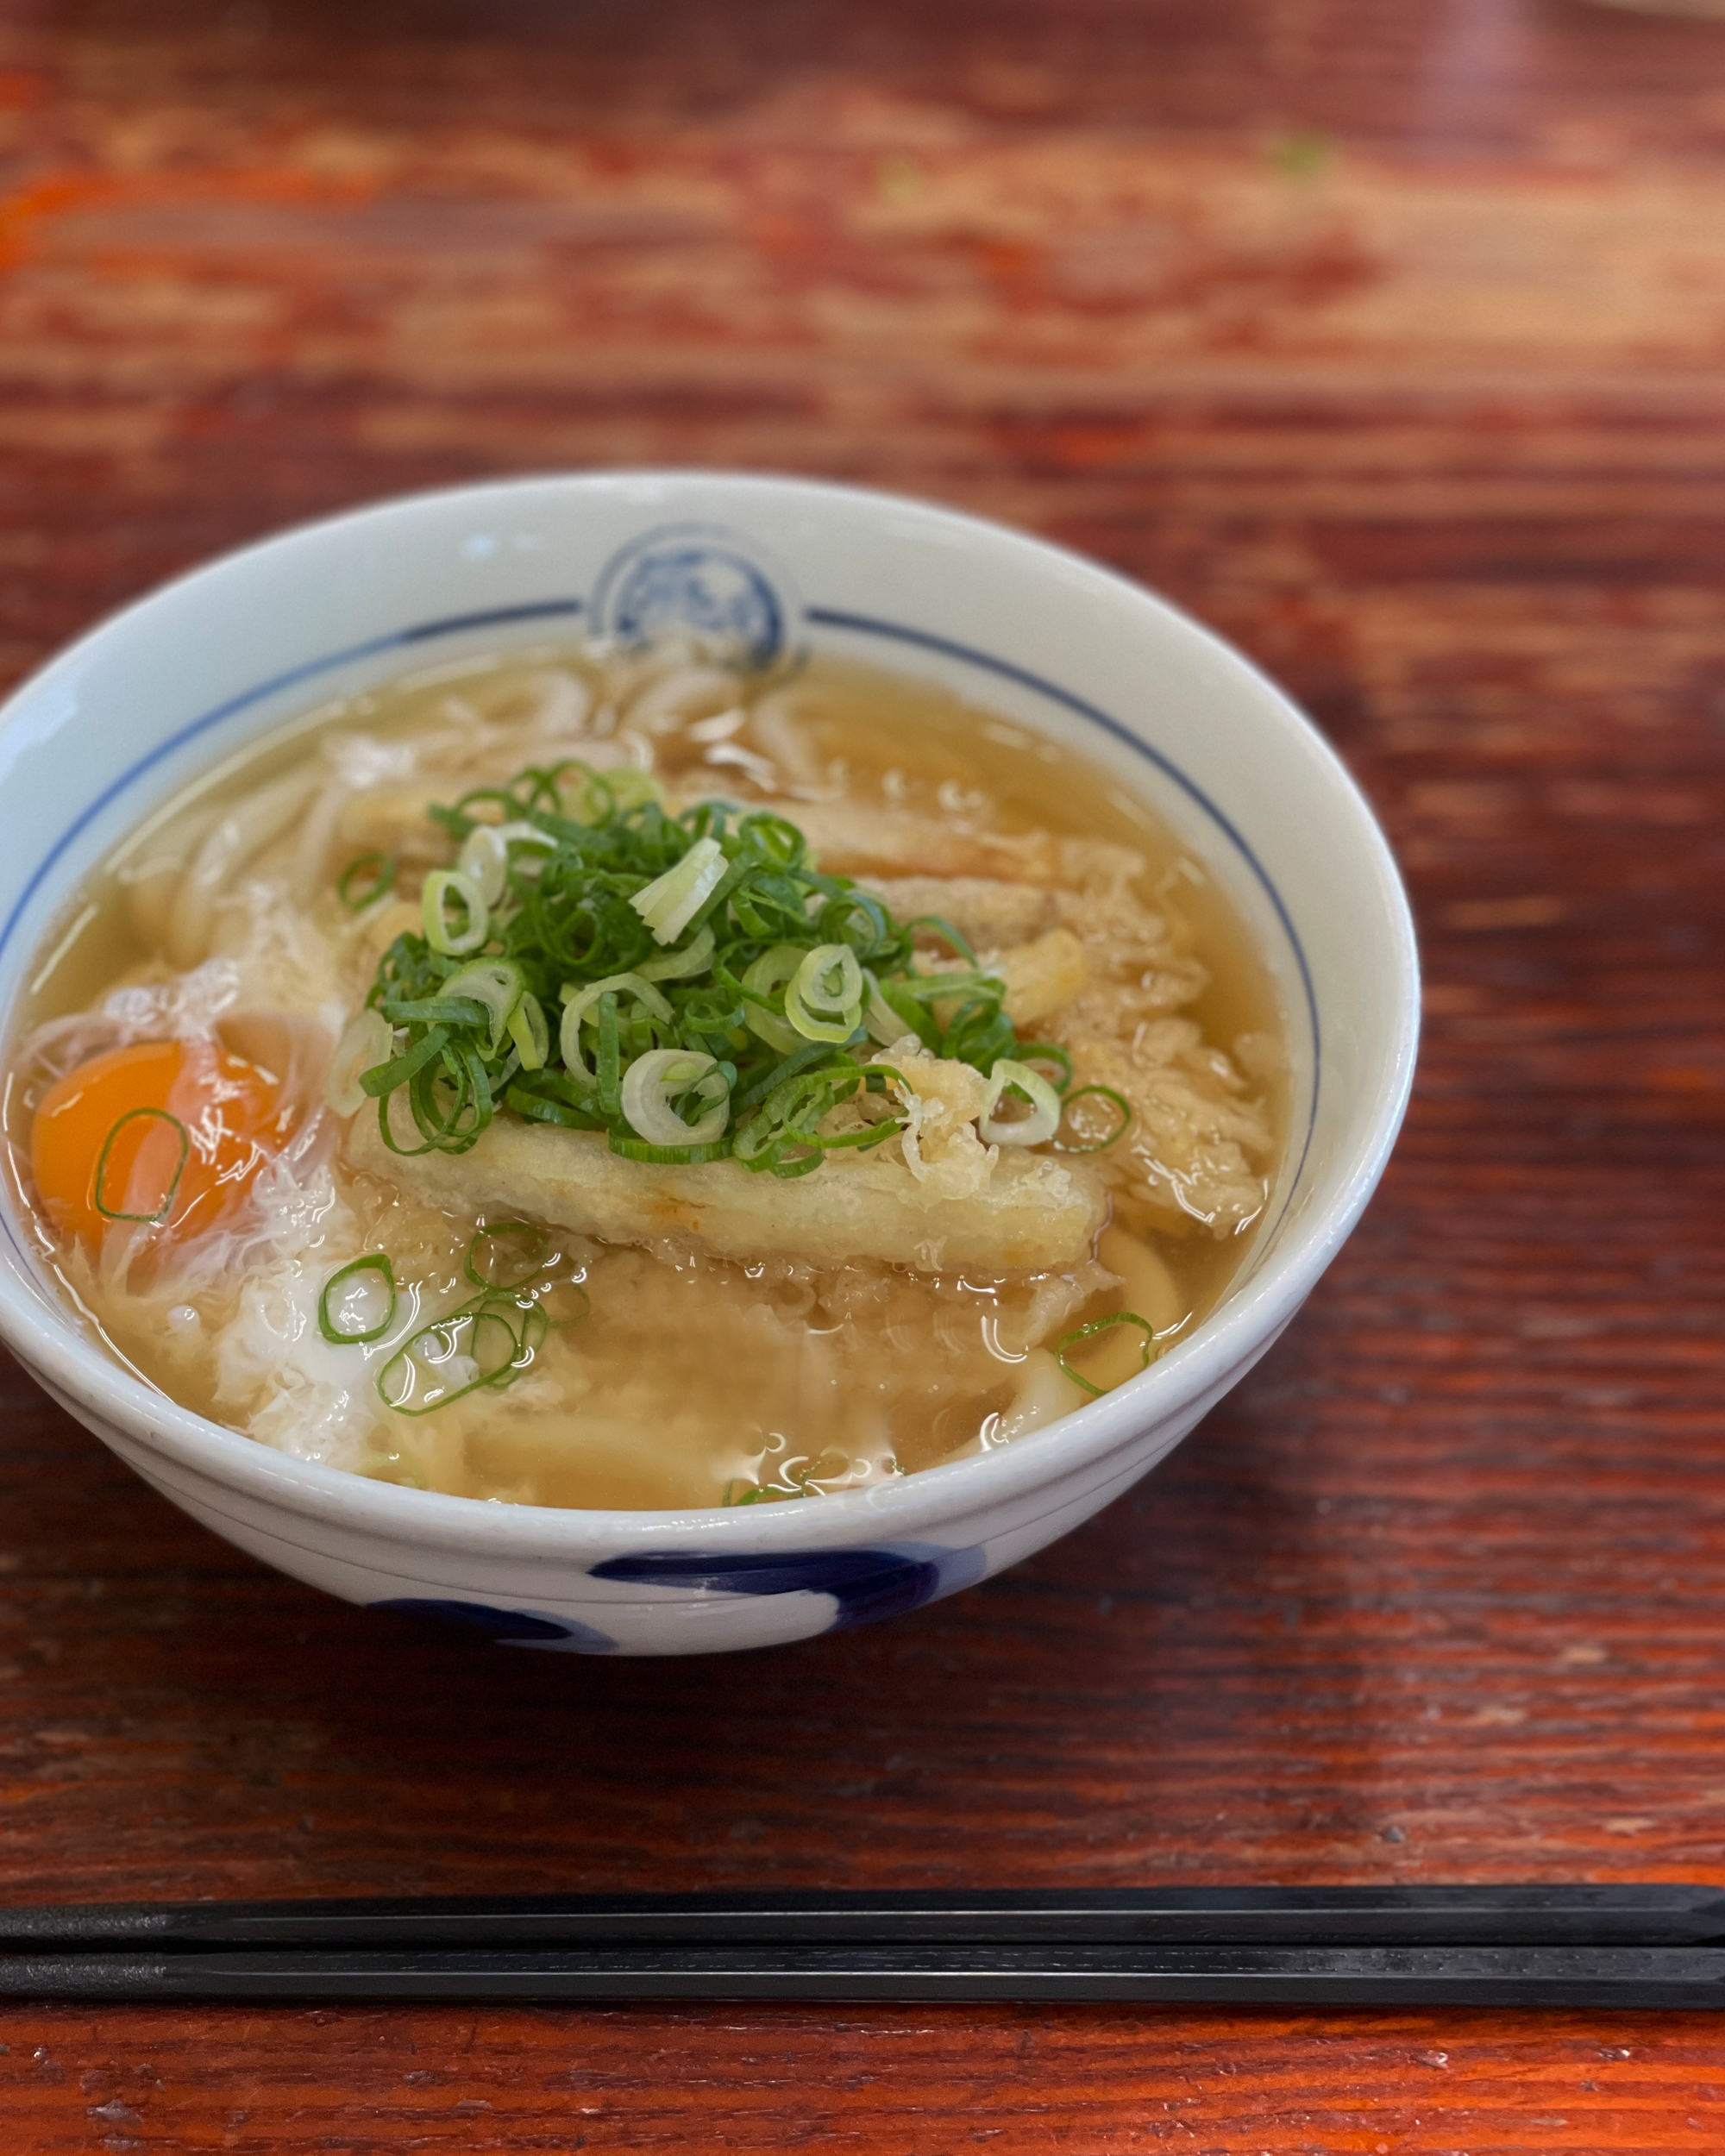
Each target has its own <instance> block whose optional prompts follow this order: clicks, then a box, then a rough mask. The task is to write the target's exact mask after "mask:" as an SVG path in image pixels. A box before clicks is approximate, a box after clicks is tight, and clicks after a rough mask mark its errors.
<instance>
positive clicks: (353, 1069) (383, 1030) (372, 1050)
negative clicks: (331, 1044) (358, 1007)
mask: <svg viewBox="0 0 1725 2156" xmlns="http://www.w3.org/2000/svg"><path fill="white" fill-rule="evenodd" d="M394 1053H395V1028H394V1026H393V1025H391V1023H390V1021H389V1020H388V1019H387V1018H386V1017H385V1016H384V1014H383V1012H381V1011H361V1012H360V1013H359V1015H358V1017H357V1018H351V1019H349V1021H348V1026H347V1030H346V1031H344V1032H343V1034H342V1037H341V1039H340V1040H339V1041H338V1042H337V1043H336V1053H335V1054H334V1055H333V1056H331V1057H330V1059H329V1076H328V1077H327V1078H326V1079H325V1080H324V1081H323V1098H324V1100H325V1101H326V1102H327V1103H328V1105H329V1106H330V1107H331V1108H332V1109H334V1111H335V1112H336V1114H337V1115H354V1114H357V1113H358V1112H359V1111H360V1109H361V1108H362V1107H364V1106H365V1104H366V1100H367V1097H368V1096H367V1093H366V1089H365V1087H364V1086H363V1085H362V1084H361V1082H360V1081H361V1078H362V1077H363V1076H364V1075H365V1073H366V1072H367V1071H368V1070H380V1069H382V1068H383V1066H384V1065H385V1064H386V1063H387V1062H389V1060H390V1058H391V1056H393V1055H394Z"/></svg>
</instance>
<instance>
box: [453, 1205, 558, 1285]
mask: <svg viewBox="0 0 1725 2156" xmlns="http://www.w3.org/2000/svg"><path fill="white" fill-rule="evenodd" d="M550 1247H551V1239H550V1238H549V1236H548V1235H547V1234H546V1233H545V1232H544V1230H543V1228H536V1227H535V1226H534V1225H532V1223H531V1222H530V1221H528V1220H499V1221H496V1222H494V1223H493V1222H488V1223H487V1224H486V1225H485V1226H484V1227H482V1228H480V1231H479V1232H478V1233H477V1234H476V1235H475V1236H474V1239H473V1241H472V1242H471V1243H469V1244H468V1245H467V1257H466V1258H465V1259H464V1260H463V1270H464V1271H465V1272H466V1274H467V1278H468V1279H469V1280H470V1281H472V1282H473V1283H474V1287H475V1288H518V1287H520V1286H521V1284H522V1282H524V1281H529V1280H531V1279H532V1277H533V1275H535V1273H536V1272H539V1271H541V1270H542V1269H543V1266H544V1263H545V1254H546V1252H547V1251H548V1250H549V1249H550Z"/></svg>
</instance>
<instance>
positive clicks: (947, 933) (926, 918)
mask: <svg viewBox="0 0 1725 2156" xmlns="http://www.w3.org/2000/svg"><path fill="white" fill-rule="evenodd" d="M919 928H931V929H932V930H933V931H934V932H935V934H936V935H937V936H939V937H944V939H945V941H946V942H947V943H950V944H951V946H952V948H953V950H956V951H957V953H958V956H960V957H961V958H962V959H963V961H964V962H965V964H966V965H967V966H971V967H974V966H975V963H976V954H975V951H974V950H971V948H970V945H969V942H968V941H967V940H966V938H965V937H963V936H961V935H960V934H959V933H958V931H957V929H956V928H954V926H953V925H952V924H951V922H950V921H949V920H948V919H947V918H946V917H945V915H944V913H919V914H918V916H917V918H915V920H913V921H906V923H905V931H906V934H907V935H910V936H914V935H915V934H916V932H917V931H918V930H919Z"/></svg>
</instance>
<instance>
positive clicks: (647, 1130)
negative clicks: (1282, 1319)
mask: <svg viewBox="0 0 1725 2156" xmlns="http://www.w3.org/2000/svg"><path fill="white" fill-rule="evenodd" d="M1283 1066H1284V1056H1283V1035H1282V1029H1281V1020H1280V1016H1279V1012H1278V1010H1277V1001H1276V998H1275V995H1274V993H1273V992H1272V990H1271V988H1270V984H1269V981H1268V977H1267V975H1266V974H1265V971H1264V968H1263V966H1262V964H1261V962H1259V961H1258V957H1257V956H1256V955H1255V953H1254V952H1253V950H1251V945H1250V943H1249V942H1248V940H1247V938H1246V937H1245V934H1244V933H1243V931H1242V930H1241V928H1240V926H1239V923H1238V921H1237V920H1236V919H1235V918H1234V917H1233V913H1232V912H1231V911H1230V909H1229V907H1228V906H1227V905H1226V902H1225V900H1224V899H1223V897H1222V895H1221V893H1220V892H1219V891H1218V890H1217V889H1216V887H1215V886H1214V882H1213V881H1212V880H1211V879H1210V878H1209V877H1208V875H1207V874H1206V873H1205V872H1204V870H1203V869H1202V868H1201V866H1200V865H1199V863H1198V862H1196V861H1195V859H1194V858H1193V857H1192V856H1190V855H1189V854H1188V853H1187V852H1185V851H1184V850H1182V848H1181V846H1180V845H1179V844H1178V843H1177V842H1176V840H1175V839H1174V838H1173V837H1172V836H1171V835H1170V832H1169V831H1168V830H1166V829H1165V828H1164V826H1163V825H1162V824H1160V823H1159V822H1158V821H1157V819H1156V818H1154V817H1153V816H1151V814H1150V812H1148V811H1146V810H1145V808H1144V807H1143V806H1142V805H1140V804H1139V803H1138V802H1137V801H1136V800H1135V799H1132V798H1130V797H1128V796H1127V795H1126V794H1125V793H1123V792H1122V791H1121V790H1120V787H1118V785H1117V784H1116V783H1114V782H1113V780H1110V779H1109V778H1108V777H1107V776H1106V775H1105V774H1101V772H1099V771H1097V770H1095V769H1092V768H1089V767H1088V766H1087V765H1086V764H1085V763H1083V762H1082V760H1080V759H1078V758H1076V757H1074V756H1072V755H1069V754H1066V753H1064V752H1061V751H1057V750H1056V749H1053V748H1052V747H1051V746H1050V744H1048V743H1045V742H1044V741H1042V740H1040V739H1039V738H1038V737H1036V736H1032V735H1031V734H1028V733H1026V731H1024V730H1021V729H1020V728H1019V727H1018V726H1016V725H1015V724H1009V723H1007V721H1005V720H1004V719H1002V718H999V717H997V716H994V715H992V714H990V713H988V712H987V711H981V710H978V709H976V708H975V707H973V706H970V705H966V704H964V703H963V702H962V701H961V700H959V699H957V697H956V696H954V695H952V694H950V693H948V692H946V691H944V690H941V689H938V688H936V687H933V686H930V685H927V684H919V683H916V682H913V681H910V680H904V679H901V678H900V677H898V676H895V675H888V674H881V673H878V672H875V671H872V670H869V669H865V668H863V667H859V666H856V665H852V664H850V663H848V662H841V661H837V660H832V659H818V660H816V661H813V662H812V663H811V664H810V665H809V666H808V667H806V669H805V670H804V671H803V672H802V673H801V674H799V675H797V676H796V677H795V678H793V680H790V681H788V682H786V681H782V680H781V681H776V682H772V681H761V680H755V679H752V678H750V676H748V675H747V674H743V673H740V672H738V671H737V670H736V669H735V668H733V667H731V666H729V665H727V664H725V663H724V662H723V661H722V660H720V659H718V658H716V657H714V656H713V655H711V654H703V653H700V652H693V651H690V650H687V649H676V650H673V649H656V650H654V651H652V652H649V653H645V654H643V653H627V652H620V651H617V650H611V649H598V648H581V649H544V650H539V651H534V652H530V653H527V654H520V653H517V654H513V655H505V656H493V657H490V658H485V659H475V660H472V661H464V662H462V663H461V665H460V666H459V667H443V668H441V669H438V670H437V671H436V672H435V673H426V674H420V675H417V676H416V677H411V678H409V679H405V680H400V681H398V682H396V683H394V684H392V685H390V686H386V687H384V688H381V689H378V690H375V691H373V692H371V693H367V694H365V695H362V696H358V697H355V698H354V699H350V700H348V701H347V702H344V703H342V705H338V706H334V707H330V708H329V709H326V710H323V711H318V712H315V713H311V714H308V715H307V718H306V719H305V720H304V722H303V723H301V724H299V725H298V726H295V727H292V728H289V729H287V730H285V731H284V732H282V733H279V734H278V735H277V736H274V737H273V742H272V743H267V744H266V745H265V746H264V747H263V748H262V749H259V750H258V751H257V752H255V753H254V754H252V755H248V756H247V757H245V758H242V759H241V760H240V761H237V762H236V763H235V764H234V765H232V766H231V767H229V768H225V769H223V770H220V771H217V772H215V773H212V774H210V775H209V776H208V777H206V778H205V780H203V781H202V782H201V783H200V784H199V785H198V787H195V788H194V789H192V790H191V792H190V793H186V794H185V795H184V796H182V797H181V798H179V799H176V800H175V801H173V802H171V803H169V804H168V805H166V807H165V808H164V809H163V811H162V812H160V813H159V814H158V815H156V816H155V817H154V818H152V819H151V820H150V822H149V823H148V824H147V825H146V826H145V827H144V828H143V829H141V830H139V831H137V832H135V834H134V835H133V836H132V837H131V838H130V839H129V841H128V842H127V843H126V844H125V845H124V846H122V848H121V849H120V850H119V851H118V852H117V853H116V856H114V857H113V859H112V860H111V861H110V862H108V863H107V864H106V866H105V867H104V868H103V870H102V871H101V873H100V874H97V876H95V877H94V878H92V879H91V882H90V885H89V887H88V888H87V890H86V891H85V893H82V894H81V898H80V902H79V906H78V909H77V910H76V913H75V918H72V921H71V924H70V926H69V927H66V928H63V931H62V933H61V935H60V938H59V939H58V941H57V942H56V943H54V944H53V947H52V951H51V955H50V956H47V958H46V959H45V961H44V963H43V966H42V968H41V973H40V975H39V977H38V980H37V982H36V986H35V989H34V1000H33V1002H32V1004H31V1006H30V1007H29V1009H28V1011H27V1012H26V1013H25V1015H24V1025H23V1029H22V1031H21V1033H20V1035H19V1037H17V1039H16V1044H15V1047H14V1050H13V1052H12V1055H11V1057H10V1063H9V1083H8V1089H7V1097H6V1109H5V1117H6V1132H7V1137H8V1141H9V1158H10V1161H11V1163H12V1169H13V1174H14V1178H15V1183H16V1191H15V1195H16V1198H17V1200H18V1201H19V1202H20V1204H21V1205H22V1208H23V1209H24V1211H25V1213H26V1217H27V1218H28V1219H29V1220H30V1221H31V1222H32V1223H33V1224H34V1229H35V1232H36V1234H37V1237H38V1238H39V1242H40V1247H41V1254H42V1257H43V1259H44V1262H45V1263H46V1264H47V1266H48V1267H49V1268H50V1269H52V1270H53V1273H54V1275H55V1276H56V1277H57V1279H58V1280H59V1282H60V1285H61V1287H62V1288H63V1290H64V1292H65V1294H66V1296H67V1298H68V1299H69V1300H70V1301H71V1302H72V1305H73V1306H74V1307H75V1308H76V1309H77V1310H78V1312H79V1313H81V1314H82V1316H83V1318H84V1319H85V1321H86V1322H87V1323H88V1324H89V1325H90V1326H92V1327H93V1328H95V1329H96V1330H97V1332H99V1334H100V1336H101V1337H102V1338H103V1340H104V1341H105V1342H106V1344H108V1346H109V1348H110V1350H111V1351H112V1352H113V1353H114V1354H116V1356H118V1357H122V1359H123V1360H124V1361H125V1362H126V1363H129V1365H130V1366H131V1367H132V1368H133V1369H135V1371H136V1372H138V1373H139V1374H140V1375H141V1376H143V1377H144V1378H145V1379H147V1381H148V1382H150V1383H152V1384H154V1385H155V1386H157V1387H159V1388H160V1389H161V1390H162V1391H163V1392H165V1393H166V1394H168V1395H171V1396H172V1397H173V1399H175V1400H176V1401H180V1402H182V1403H184V1404H185V1405H186V1406H187V1407H191V1408H192V1409H194V1410H196V1411H198V1412H199V1413H203V1414H204V1415H206V1416H209V1417H211V1418H213V1419H214V1420H216V1421H218V1422H221V1423H224V1424H226V1425H228V1426H230V1427H231V1428H233V1429H235V1430H236V1431H239V1432H244V1433H246V1434H248V1435H249V1436H250V1437H252V1438H255V1439H256V1440H258V1441H259V1442H260V1443H261V1444H264V1445H273V1446H275V1447H277V1448H279V1450H281V1451H284V1452H287V1453H291V1454H293V1455H296V1456H298V1457H301V1458H304V1459H310V1460H316V1461H321V1462H324V1463H329V1464H330V1465H332V1466H335V1467H338V1468H343V1469H347V1470H351V1471H353V1472H355V1473H358V1474H362V1475H367V1476H374V1477H378V1478H381V1479H384V1480H387V1481H393V1482H400V1483H405V1484H408V1485H411V1486H413V1487H417V1488H423V1489H437V1490H443V1491H449V1492H453V1493H455V1494H458V1495H467V1496H473V1497H480V1498H488V1499H493V1500H498V1501H506V1502H514V1503H526V1504H541V1505H561V1506H617V1507H671V1506H689V1505H720V1504H738V1503H757V1502H789V1501H800V1500H801V1501H806V1500H813V1499H818V1498H819V1497H820V1496H821V1495H825V1494H828V1493H831V1492H834V1491H838V1490H844V1489H855V1488H857V1487H859V1486H863V1485H867V1484H869V1483H872V1482H878V1481H880V1480H881V1479H882V1478H885V1477H888V1476H898V1475H902V1474H906V1473H910V1472H913V1471H915V1470H919V1469H922V1468H926V1467H930V1466H932V1465H935V1464H937V1463H940V1462H944V1461H947V1460H951V1459H954V1458H956V1457H960V1456H961V1455H963V1454H966V1453H974V1452H976V1451H987V1450H988V1449H991V1448H994V1447H997V1446H1001V1445H1010V1444H1012V1443H1013V1441H1014V1440H1015V1439H1017V1438H1020V1437H1022V1436H1023V1435H1024V1434H1025V1433H1026V1432H1029V1431H1031V1430H1032V1429H1035V1428H1037V1427H1038V1426H1041V1425H1043V1424H1045V1423H1047V1422H1049V1421H1050V1420H1052V1419H1054V1418H1056V1417H1057V1416H1059V1415H1062V1414H1064V1413H1068V1412H1069V1411H1070V1410H1071V1409H1073V1408H1075V1407H1079V1406H1081V1405H1082V1404H1083V1402H1084V1401H1087V1400H1088V1399H1091V1398H1094V1397H1095V1396H1096V1395H1097V1394H1099V1393H1100V1392H1102V1391H1105V1390H1107V1389H1109V1388H1112V1387H1113V1386H1114V1385H1116V1384H1118V1383H1120V1382H1123V1381H1124V1380H1125V1379H1126V1378H1128V1377H1129V1376H1132V1375H1134V1374H1135V1373H1136V1372H1138V1370H1139V1369H1143V1368H1144V1367H1145V1366H1146V1365H1147V1363H1149V1362H1150V1361H1151V1359H1152V1358H1153V1357H1155V1356H1157V1355H1158V1354H1160V1353H1162V1352H1164V1351H1165V1350H1166V1348H1167V1346H1168V1345H1169V1344H1170V1343H1171V1342H1173V1341H1176V1340H1178V1339H1181V1338H1185V1337H1186V1336H1187V1335H1188V1334H1189V1332H1191V1330H1192V1329H1193V1328H1194V1327H1195V1326H1197V1325H1198V1324H1200V1323H1201V1321H1202V1319H1203V1318H1204V1317H1205V1315H1206V1313H1208V1311H1209V1310H1210V1309H1211V1308H1213V1307H1214V1304H1215V1302H1216V1300H1218V1298H1219V1297H1220V1295H1221V1294H1222V1293H1223V1292H1224V1291H1225V1289H1226V1284H1227V1282H1228V1280H1229V1278H1230V1276H1231V1275H1232V1274H1233V1272H1234V1270H1235V1269H1237V1267H1238V1265H1239V1262H1240V1260H1241V1257H1242V1256H1243V1255H1244V1253H1245V1250H1246V1248H1247V1246H1248V1244H1249V1242H1250V1238H1251V1232H1252V1230H1253V1228H1254V1226H1255V1225H1256V1224H1257V1223H1258V1220H1259V1219H1260V1217H1261V1215H1262V1213H1263V1212H1264V1206H1265V1203H1266V1199H1267V1194H1268V1191H1269V1188H1270V1183H1271V1181H1273V1178H1274V1175H1275V1172H1276V1168H1277V1157H1278V1152H1279V1147H1280V1143H1281V1126H1282V1118H1283V1090H1284V1076H1283Z"/></svg>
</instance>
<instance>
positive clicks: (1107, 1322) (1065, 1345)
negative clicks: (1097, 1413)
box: [1054, 1310, 1162, 1400]
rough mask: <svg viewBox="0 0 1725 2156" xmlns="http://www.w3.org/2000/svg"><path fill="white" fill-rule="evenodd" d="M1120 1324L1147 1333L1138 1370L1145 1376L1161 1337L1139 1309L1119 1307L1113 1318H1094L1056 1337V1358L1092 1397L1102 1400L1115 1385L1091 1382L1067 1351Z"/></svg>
mask: <svg viewBox="0 0 1725 2156" xmlns="http://www.w3.org/2000/svg"><path fill="white" fill-rule="evenodd" d="M1117 1325H1135V1326H1137V1327H1138V1330H1139V1332H1142V1333H1143V1335H1144V1361H1143V1363H1141V1364H1140V1365H1139V1368H1138V1376H1142V1375H1143V1374H1144V1372H1145V1370H1147V1369H1149V1368H1150V1366H1151V1363H1153V1362H1154V1361H1155V1360H1156V1344H1157V1340H1158V1339H1159V1338H1161V1337H1162V1336H1161V1335H1160V1334H1158V1333H1157V1331H1156V1329H1155V1327H1154V1326H1152V1325H1151V1322H1150V1320H1149V1319H1147V1318H1140V1317H1139V1315H1138V1313H1137V1311H1136V1310H1117V1311H1115V1313H1113V1316H1112V1317H1110V1318H1097V1319H1093V1321H1092V1322H1091V1323H1090V1324H1088V1325H1081V1326H1079V1327H1078V1329H1077V1331H1076V1332H1069V1333H1068V1334H1067V1335H1066V1337H1065V1338H1064V1339H1063V1340H1057V1342H1056V1343H1055V1347H1054V1359H1055V1361H1056V1362H1057V1363H1059V1365H1060V1367H1061V1369H1063V1370H1064V1372H1065V1373H1066V1375H1067V1376H1069V1378H1070V1379H1071V1380H1072V1382H1073V1383H1074V1384H1075V1385H1082V1387H1083V1388H1084V1390H1085V1391H1086V1392H1087V1393H1088V1394H1089V1395H1090V1396H1091V1398H1092V1399H1093V1400H1100V1399H1101V1397H1102V1395H1103V1393H1104V1392H1105V1391H1110V1392H1111V1391H1112V1390H1113V1387H1112V1386H1102V1385H1094V1384H1092V1383H1091V1382H1090V1380H1089V1379H1088V1377H1086V1376H1083V1374H1082V1372H1081V1371H1078V1370H1075V1369H1073V1367H1072V1365H1071V1363H1069V1362H1068V1361H1067V1359H1066V1351H1067V1350H1068V1349H1069V1348H1075V1347H1076V1346H1077V1345H1078V1344H1079V1343H1080V1342H1081V1341H1084V1340H1094V1339H1095V1337H1096V1335H1097V1334H1098V1333H1099V1332H1112V1331H1113V1328H1114V1326H1117Z"/></svg>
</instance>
